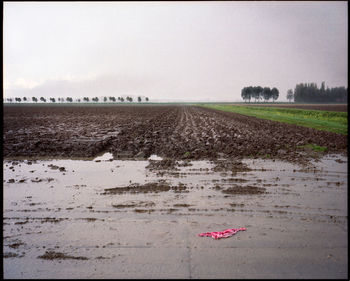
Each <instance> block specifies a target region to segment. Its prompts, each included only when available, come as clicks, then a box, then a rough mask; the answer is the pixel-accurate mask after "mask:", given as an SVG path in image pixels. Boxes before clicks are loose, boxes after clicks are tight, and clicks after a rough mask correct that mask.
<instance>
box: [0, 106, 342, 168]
mask: <svg viewBox="0 0 350 281" xmlns="http://www.w3.org/2000/svg"><path fill="white" fill-rule="evenodd" d="M309 143H314V144H317V145H320V146H326V147H327V148H328V151H327V153H346V151H347V137H346V136H342V135H339V134H335V133H329V132H322V131H317V130H314V129H310V128H305V127H298V126H294V125H289V124H283V123H279V122H274V121H269V120H261V119H257V118H254V117H247V116H243V115H239V114H235V113H228V112H222V111H216V110H211V109H205V108H201V107H195V106H167V105H164V106H61V105H60V106H39V105H37V106H4V129H3V155H4V157H6V158H11V157H12V158H14V157H27V158H28V157H32V158H34V159H37V158H40V157H56V158H57V157H68V158H69V157H96V156H97V155H99V154H101V153H103V152H110V153H112V154H113V158H114V159H128V158H138V159H146V158H148V157H149V156H150V155H152V154H156V155H158V156H161V157H163V158H169V159H183V160H184V159H190V160H194V159H196V160H201V159H218V158H221V157H226V158H242V157H268V158H273V159H282V160H288V161H299V162H300V161H305V159H306V158H307V157H309V156H310V155H311V154H310V153H308V152H305V151H302V150H301V149H299V147H300V146H303V145H305V144H309ZM168 164H171V163H168ZM52 168H56V167H52Z"/></svg>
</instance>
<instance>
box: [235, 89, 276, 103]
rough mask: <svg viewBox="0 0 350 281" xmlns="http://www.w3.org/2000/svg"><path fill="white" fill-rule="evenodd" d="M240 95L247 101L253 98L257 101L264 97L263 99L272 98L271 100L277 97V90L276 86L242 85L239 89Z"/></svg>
mask: <svg viewBox="0 0 350 281" xmlns="http://www.w3.org/2000/svg"><path fill="white" fill-rule="evenodd" d="M241 97H242V99H243V100H244V101H245V102H247V101H249V102H250V100H251V99H252V98H254V99H255V102H256V101H258V102H259V100H260V99H264V101H265V102H266V101H268V100H269V99H271V98H272V100H273V101H275V100H277V99H278V97H279V91H278V89H277V88H272V89H270V88H269V87H264V88H263V87H261V86H257V87H253V86H249V87H244V88H243V89H242V91H241Z"/></svg>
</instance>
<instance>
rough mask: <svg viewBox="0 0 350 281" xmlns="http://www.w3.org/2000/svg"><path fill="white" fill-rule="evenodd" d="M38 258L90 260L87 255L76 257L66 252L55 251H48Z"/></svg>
mask: <svg viewBox="0 0 350 281" xmlns="http://www.w3.org/2000/svg"><path fill="white" fill-rule="evenodd" d="M38 259H44V260H54V259H59V260H66V259H74V260H88V258H87V257H74V256H69V255H66V254H64V253H56V252H54V251H46V252H45V254H44V255H42V256H38Z"/></svg>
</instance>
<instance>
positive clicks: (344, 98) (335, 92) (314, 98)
mask: <svg viewBox="0 0 350 281" xmlns="http://www.w3.org/2000/svg"><path fill="white" fill-rule="evenodd" d="M287 99H288V100H289V101H291V100H292V99H294V102H298V103H302V102H317V103H328V102H339V103H347V102H348V89H347V88H345V87H335V88H331V89H330V88H329V87H327V88H326V87H325V82H322V84H321V88H318V87H317V84H316V83H300V84H297V85H296V86H295V89H294V93H293V90H292V89H289V90H288V91H287Z"/></svg>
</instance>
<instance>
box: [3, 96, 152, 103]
mask: <svg viewBox="0 0 350 281" xmlns="http://www.w3.org/2000/svg"><path fill="white" fill-rule="evenodd" d="M31 99H32V102H38V98H36V97H32V98H31ZM125 99H126V100H127V101H129V102H133V98H132V97H129V96H127V97H126V98H125ZM125 99H124V98H123V97H118V98H117V99H116V98H115V97H103V102H107V101H110V102H117V101H118V102H124V101H125ZM14 100H15V101H16V102H21V101H22V99H21V98H19V97H16V98H14ZM49 100H50V102H52V103H55V102H56V99H55V98H49ZM6 101H7V102H13V99H12V98H7V99H6ZM23 101H30V98H28V99H27V98H26V97H23ZM40 101H42V102H46V99H45V98H44V97H40ZM57 101H58V102H65V101H66V102H73V98H72V97H67V98H58V99H57ZM75 101H76V102H81V101H83V102H90V98H88V97H84V98H83V99H82V100H81V99H80V98H78V99H76V100H75ZM91 101H93V102H99V98H98V97H94V98H91ZM137 101H138V102H141V101H142V98H141V97H137ZM145 101H146V102H148V101H149V98H148V97H146V98H145Z"/></svg>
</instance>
